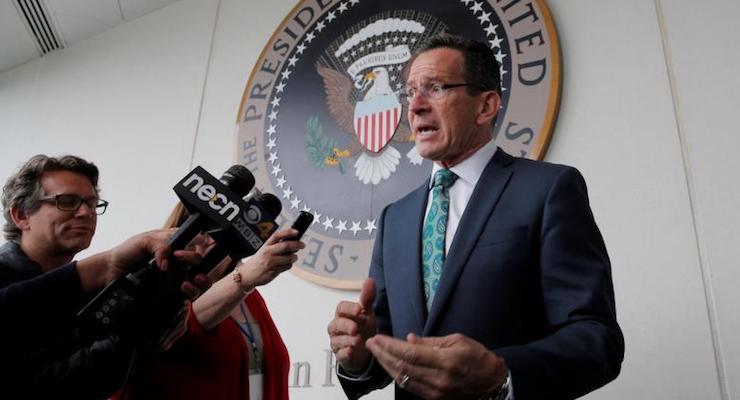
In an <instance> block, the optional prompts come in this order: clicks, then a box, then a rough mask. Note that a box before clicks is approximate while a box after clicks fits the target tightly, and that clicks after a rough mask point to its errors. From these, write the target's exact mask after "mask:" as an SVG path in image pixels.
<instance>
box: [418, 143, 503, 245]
mask: <svg viewBox="0 0 740 400" xmlns="http://www.w3.org/2000/svg"><path fill="white" fill-rule="evenodd" d="M494 153H496V142H495V141H494V140H493V139H491V141H490V142H488V143H486V145H485V146H483V147H481V148H480V149H478V150H477V151H476V152H475V153H473V154H472V155H470V157H468V158H466V159H465V160H463V161H462V162H461V163H459V164H457V165H455V166H453V167H452V168H450V171H452V172H454V173H455V175H457V180H456V181H455V183H453V184H452V186H450V187H449V188H448V189H447V192H448V193H449V197H450V209H449V213H448V215H447V231H446V232H445V255H447V253H448V252H449V251H450V245H451V244H452V239H453V238H454V237H455V232H457V225H458V224H459V223H460V218H462V215H463V213H464V212H465V207H467V206H468V201H470V196H471V195H472V194H473V190H474V189H475V185H477V184H478V179H480V176H481V175H482V174H483V170H484V169H485V168H486V165H488V162H489V161H491V157H493V154H494ZM440 169H443V167H442V166H441V165H439V164H437V163H434V167H433V168H432V178H431V179H430V180H429V189H430V190H429V197H427V209H426V211H425V212H424V221H426V216H427V214H428V213H429V208H430V207H431V205H432V190H431V188H432V186H433V185H434V174H435V173H437V171H438V170H440Z"/></svg>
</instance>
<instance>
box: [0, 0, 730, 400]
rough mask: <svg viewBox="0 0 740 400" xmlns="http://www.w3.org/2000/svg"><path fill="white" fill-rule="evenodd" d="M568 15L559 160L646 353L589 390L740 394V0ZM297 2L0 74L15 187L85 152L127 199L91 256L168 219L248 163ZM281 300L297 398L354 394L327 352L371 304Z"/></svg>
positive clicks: (564, 3) (6, 153)
mask: <svg viewBox="0 0 740 400" xmlns="http://www.w3.org/2000/svg"><path fill="white" fill-rule="evenodd" d="M549 4H550V7H551V10H552V13H553V17H554V19H555V21H556V25H557V27H558V30H559V36H560V40H561V45H562V49H563V71H564V84H563V85H564V86H563V98H562V106H561V110H560V116H559V120H558V123H557V126H556V131H555V134H554V137H553V140H552V143H551V146H550V150H549V152H548V154H547V157H546V159H547V160H549V161H555V162H562V163H566V164H571V165H575V166H577V167H578V168H580V169H581V171H582V172H583V174H584V175H585V177H586V179H587V181H588V183H589V190H590V195H591V200H592V207H593V210H594V213H595V215H596V219H597V222H598V223H599V225H600V227H601V230H602V233H603V234H604V237H605V240H606V243H607V247H608V248H609V252H610V256H611V258H612V264H613V274H614V281H615V289H616V296H617V307H618V309H617V312H618V318H619V320H620V323H621V325H622V328H623V330H624V334H625V338H626V345H627V351H626V356H625V362H624V364H623V371H622V374H621V376H620V377H619V378H618V379H617V380H616V381H615V382H614V383H612V384H610V385H608V386H606V387H605V388H604V389H601V390H599V391H597V392H595V393H593V394H591V395H589V396H588V398H591V399H623V398H637V399H669V398H670V399H673V398H678V399H684V398H685V399H689V398H702V399H704V398H724V399H730V398H736V399H740V341H738V340H737V339H735V338H736V337H738V336H740V316H739V315H738V313H737V312H736V311H734V307H733V305H734V304H738V303H740V294H738V293H737V291H736V290H734V286H735V285H736V284H737V283H738V282H740V270H738V268H734V267H735V265H736V262H734V261H735V259H736V258H737V257H738V250H737V246H735V243H736V242H737V241H738V239H740V237H739V236H740V234H739V232H740V230H739V229H738V225H739V224H740V215H738V213H737V212H736V210H735V209H736V207H735V204H738V202H740V189H739V188H738V185H737V184H735V182H736V179H734V176H733V172H734V171H738V170H740V165H739V163H740V162H738V161H737V159H736V158H733V153H732V151H733V149H735V148H737V147H738V145H740V138H738V135H737V134H736V131H737V129H736V127H737V126H738V122H740V121H738V118H740V117H738V114H739V113H738V112H737V111H736V109H738V108H740V94H738V93H740V90H738V89H740V87H739V86H740V85H739V83H740V78H738V76H737V75H735V74H734V70H735V68H733V66H734V65H736V64H737V63H738V62H740V56H738V54H737V52H736V51H733V50H736V48H737V45H736V43H735V41H736V40H738V39H740V28H738V25H737V23H736V22H735V21H734V20H735V19H737V18H738V17H740V4H738V3H737V2H735V1H733V0H709V1H704V2H690V1H680V0H663V1H661V0H656V1H655V2H650V1H645V0H622V1H619V2H615V1H609V0H550V1H549ZM294 5H295V3H294V2H293V0H276V1H271V2H269V3H268V2H256V1H243V0H222V1H218V0H210V1H196V0H181V1H180V2H178V3H175V4H173V5H171V6H168V7H166V8H164V9H161V10H159V11H157V12H155V13H153V14H150V15H147V16H145V17H143V18H141V19H139V20H136V21H133V22H130V23H128V24H126V25H123V26H120V27H118V28H116V29H114V30H112V31H109V32H106V33H104V34H102V35H100V36H98V37H95V38H92V39H89V40H87V41H84V42H81V43H77V44H76V45H73V46H71V47H69V48H67V49H65V50H63V51H61V52H58V53H54V54H51V55H48V56H46V57H45V58H43V59H39V60H36V61H33V62H30V63H28V64H25V65H23V66H20V67H18V68H16V69H14V70H12V71H9V72H6V73H4V74H0V121H1V122H0V179H2V180H3V181H4V180H5V178H6V177H7V176H8V175H9V174H10V172H11V171H13V170H14V169H15V168H16V167H17V166H18V165H19V163H21V162H22V161H24V160H25V159H27V158H28V157H29V156H31V155H32V154H36V153H50V154H62V153H75V154H79V155H82V156H83V157H86V158H89V159H91V160H93V161H95V162H96V163H97V164H98V165H99V166H100V168H101V173H102V179H101V185H102V188H103V195H104V197H105V198H106V199H108V200H110V201H111V203H112V206H111V208H110V211H109V212H108V213H106V215H105V216H103V217H101V219H100V223H99V230H98V234H97V235H96V238H95V240H94V242H93V246H92V248H91V250H90V251H95V250H102V249H104V248H107V247H109V246H112V245H114V244H115V243H117V242H119V241H120V240H122V239H123V238H125V237H127V236H128V235H130V234H133V233H135V232H138V231H141V230H145V229H149V228H153V227H156V226H158V225H159V224H160V223H161V222H162V220H163V218H164V216H165V215H166V214H167V213H168V211H169V209H170V207H171V206H172V205H173V204H174V202H175V198H174V196H173V194H172V193H171V192H170V189H169V188H170V187H171V186H172V184H173V183H174V181H175V180H176V179H178V178H180V177H181V175H182V174H183V173H184V172H185V171H186V170H188V168H189V167H190V166H192V165H202V166H204V167H205V168H206V169H209V170H214V171H218V170H222V169H224V168H225V167H227V166H228V165H229V164H231V162H232V160H233V157H234V150H233V146H234V136H233V135H234V127H235V119H236V114H237V111H238V106H239V101H240V99H241V94H242V91H243V88H244V86H245V84H246V80H247V78H248V76H249V73H250V70H251V68H252V66H253V65H254V64H255V62H256V61H257V56H258V54H259V52H260V51H261V49H262V47H263V45H264V44H265V43H266V42H267V40H268V39H269V37H270V36H271V34H272V31H273V30H274V29H275V27H276V26H277V25H278V23H279V21H281V20H282V18H283V17H284V16H285V15H286V14H287V13H288V12H289V11H290V9H291V8H292V7H293V6H294ZM733 167H734V168H733ZM262 292H263V294H264V295H265V297H266V298H267V301H268V303H269V305H270V309H271V311H272V313H273V317H274V318H275V320H276V323H277V324H278V327H279V328H280V330H281V332H282V334H283V337H284V339H285V341H286V343H287V345H288V347H289V351H290V353H291V358H292V360H293V361H308V362H309V363H310V364H311V365H312V371H311V387H310V388H296V389H292V390H291V396H292V398H295V399H328V398H336V399H339V398H343V396H342V394H341V391H340V390H339V388H338V387H322V384H323V383H324V379H325V371H324V364H325V353H324V352H323V351H322V350H323V349H325V348H327V347H328V346H327V343H328V339H327V337H326V334H325V331H326V330H325V327H326V324H327V322H328V321H329V320H330V319H331V316H332V313H333V308H334V305H335V304H336V303H337V302H338V301H339V300H340V299H354V298H355V297H356V293H354V292H342V291H337V290H331V289H326V288H323V287H318V286H316V285H314V284H311V283H308V282H306V281H303V280H302V279H299V278H298V277H296V276H295V275H292V274H284V275H282V276H281V277H279V278H278V279H277V280H276V281H275V282H273V283H272V284H271V285H270V286H268V287H266V288H265V289H264V290H262ZM733 394H734V397H733V396H732V395H733ZM369 398H383V399H390V398H392V394H391V392H390V391H388V390H386V391H384V392H380V393H377V394H375V395H373V396H370V397H369Z"/></svg>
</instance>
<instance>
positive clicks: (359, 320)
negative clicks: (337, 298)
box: [327, 278, 376, 373]
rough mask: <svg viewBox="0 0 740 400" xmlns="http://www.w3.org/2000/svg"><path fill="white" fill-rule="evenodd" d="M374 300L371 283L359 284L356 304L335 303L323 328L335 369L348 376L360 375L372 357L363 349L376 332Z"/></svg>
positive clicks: (366, 281)
mask: <svg viewBox="0 0 740 400" xmlns="http://www.w3.org/2000/svg"><path fill="white" fill-rule="evenodd" d="M374 300H375V282H374V281H373V280H372V278H367V279H365V281H364V282H363V283H362V291H361V292H360V302H359V303H354V302H350V301H343V302H341V303H339V304H338V305H337V310H336V312H335V314H334V319H333V320H332V321H331V322H330V323H329V326H328V327H327V331H328V333H329V341H330V344H331V350H332V351H333V352H334V354H336V356H337V361H338V362H339V365H341V366H342V368H344V369H345V370H346V371H348V372H351V373H360V372H362V371H364V370H365V369H366V368H367V366H368V365H369V364H370V359H371V358H372V354H371V353H370V351H368V349H367V348H366V347H365V341H366V340H368V338H370V337H372V336H373V335H375V332H376V326H375V313H374V312H373V301H374Z"/></svg>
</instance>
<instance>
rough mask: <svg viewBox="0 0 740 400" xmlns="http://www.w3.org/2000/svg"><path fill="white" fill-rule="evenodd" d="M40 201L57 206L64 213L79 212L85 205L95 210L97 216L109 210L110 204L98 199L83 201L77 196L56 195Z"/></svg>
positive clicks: (45, 197) (92, 198) (42, 198)
mask: <svg viewBox="0 0 740 400" xmlns="http://www.w3.org/2000/svg"><path fill="white" fill-rule="evenodd" d="M39 201H47V202H50V203H54V204H56V206H57V208H58V209H60V210H62V211H77V210H79V209H80V206H82V203H85V205H86V206H87V208H89V209H91V210H95V214H97V215H100V214H103V213H104V212H105V210H106V209H107V208H108V202H107V201H105V200H102V199H99V198H97V197H90V198H87V199H83V198H82V197H80V196H78V195H76V194H56V195H52V196H44V197H41V198H39Z"/></svg>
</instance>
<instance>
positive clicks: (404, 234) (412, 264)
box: [394, 180, 429, 333]
mask: <svg viewBox="0 0 740 400" xmlns="http://www.w3.org/2000/svg"><path fill="white" fill-rule="evenodd" d="M428 195H429V180H427V181H426V182H425V183H424V184H423V185H422V186H421V187H419V188H418V189H416V190H415V191H414V192H413V194H412V195H411V197H410V198H409V199H408V200H409V203H408V205H409V206H408V207H407V208H406V209H407V210H408V212H407V213H406V215H404V216H403V217H404V218H408V219H404V221H405V223H403V224H394V226H398V236H396V237H398V238H401V239H402V240H401V242H400V243H401V245H402V246H403V247H405V248H406V249H405V250H404V249H402V250H401V251H400V252H399V253H398V256H399V263H398V265H399V266H400V268H401V269H400V276H399V278H400V281H401V282H405V283H406V284H404V285H403V287H404V288H406V290H407V293H408V295H409V298H408V300H409V303H410V304H411V306H412V308H413V310H414V316H415V317H416V320H415V323H414V326H417V327H418V330H417V331H416V333H419V332H420V331H421V329H422V327H423V326H424V321H425V320H426V318H427V307H426V301H425V298H424V283H423V278H422V273H421V230H422V226H423V225H424V211H425V205H426V203H427V197H428ZM409 249H410V250H411V251H408V250H409Z"/></svg>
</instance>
